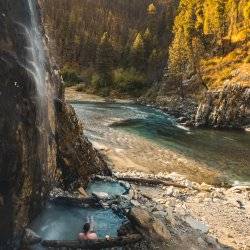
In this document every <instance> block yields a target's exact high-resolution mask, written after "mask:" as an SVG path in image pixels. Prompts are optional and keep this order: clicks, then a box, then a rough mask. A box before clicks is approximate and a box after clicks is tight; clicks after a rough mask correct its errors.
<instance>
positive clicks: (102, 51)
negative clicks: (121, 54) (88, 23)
mask: <svg viewBox="0 0 250 250" xmlns="http://www.w3.org/2000/svg"><path fill="white" fill-rule="evenodd" d="M112 54H113V48H112V45H111V43H110V41H109V36H108V33H107V32H105V33H104V34H103V36H102V38H101V41H100V43H99V45H98V48H97V51H96V71H97V73H98V75H99V77H100V82H99V87H108V86H109V85H111V84H112V66H113V60H112Z"/></svg>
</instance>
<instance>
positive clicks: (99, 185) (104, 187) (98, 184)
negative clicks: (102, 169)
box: [86, 181, 127, 195]
mask: <svg viewBox="0 0 250 250" xmlns="http://www.w3.org/2000/svg"><path fill="white" fill-rule="evenodd" d="M86 191H87V192H88V193H90V194H91V193H93V192H105V193H107V194H109V195H122V194H124V193H126V191H127V190H126V188H125V187H123V186H122V185H121V184H120V183H119V182H109V181H93V182H90V184H89V185H88V187H87V189H86Z"/></svg>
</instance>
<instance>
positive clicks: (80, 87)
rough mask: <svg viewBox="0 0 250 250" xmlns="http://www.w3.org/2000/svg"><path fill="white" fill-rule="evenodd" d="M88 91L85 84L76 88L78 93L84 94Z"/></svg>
mask: <svg viewBox="0 0 250 250" xmlns="http://www.w3.org/2000/svg"><path fill="white" fill-rule="evenodd" d="M85 89H86V86H85V84H78V85H77V87H76V91H78V92H83V91H84V90H85Z"/></svg>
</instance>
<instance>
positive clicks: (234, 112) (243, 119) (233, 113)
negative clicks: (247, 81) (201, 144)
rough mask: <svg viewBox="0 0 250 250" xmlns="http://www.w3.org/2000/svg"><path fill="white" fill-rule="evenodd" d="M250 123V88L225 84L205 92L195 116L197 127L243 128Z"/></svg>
mask: <svg viewBox="0 0 250 250" xmlns="http://www.w3.org/2000/svg"><path fill="white" fill-rule="evenodd" d="M249 124H250V88H248V87H242V86H239V85H228V86H225V87H224V89H223V90H222V91H217V92H212V91H209V92H207V93H206V94H205V96H204V98H203V100H202V102H201V103H200V105H199V108H198V110H197V113H196V117H195V125H196V126H197V127H214V128H243V127H244V126H249Z"/></svg>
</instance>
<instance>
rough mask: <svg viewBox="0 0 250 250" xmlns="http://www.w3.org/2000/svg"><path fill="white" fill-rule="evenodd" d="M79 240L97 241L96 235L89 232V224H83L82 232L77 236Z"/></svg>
mask: <svg viewBox="0 0 250 250" xmlns="http://www.w3.org/2000/svg"><path fill="white" fill-rule="evenodd" d="M78 239H79V240H97V239H98V237H97V234H96V233H95V232H92V231H90V224H89V223H85V224H84V226H83V232H81V233H79V235H78Z"/></svg>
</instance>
